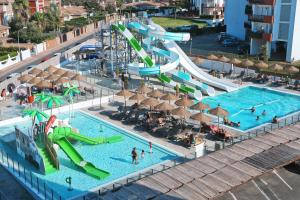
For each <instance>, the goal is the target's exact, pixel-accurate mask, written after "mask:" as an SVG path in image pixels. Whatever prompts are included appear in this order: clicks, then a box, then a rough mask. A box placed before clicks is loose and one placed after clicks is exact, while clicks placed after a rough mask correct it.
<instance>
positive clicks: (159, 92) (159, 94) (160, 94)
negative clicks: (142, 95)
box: [147, 90, 164, 98]
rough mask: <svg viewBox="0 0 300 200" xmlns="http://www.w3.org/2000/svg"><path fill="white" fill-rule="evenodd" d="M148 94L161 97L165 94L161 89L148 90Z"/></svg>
mask: <svg viewBox="0 0 300 200" xmlns="http://www.w3.org/2000/svg"><path fill="white" fill-rule="evenodd" d="M147 95H148V96H149V97H153V98H160V97H162V96H163V95H164V94H163V93H162V92H161V91H159V90H152V91H151V92H148V93H147Z"/></svg>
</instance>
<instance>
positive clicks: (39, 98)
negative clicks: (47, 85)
mask: <svg viewBox="0 0 300 200" xmlns="http://www.w3.org/2000/svg"><path fill="white" fill-rule="evenodd" d="M34 96H35V99H34V101H35V102H40V103H41V104H42V108H41V109H42V111H43V110H44V102H43V100H44V99H45V98H46V97H47V96H48V95H47V94H46V93H45V92H44V91H43V92H41V93H38V94H35V95H34Z"/></svg>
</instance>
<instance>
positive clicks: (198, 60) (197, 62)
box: [193, 57, 204, 65]
mask: <svg viewBox="0 0 300 200" xmlns="http://www.w3.org/2000/svg"><path fill="white" fill-rule="evenodd" d="M193 61H194V63H196V64H197V65H200V64H201V63H203V62H204V59H202V58H200V57H196V58H195V59H194V60H193Z"/></svg>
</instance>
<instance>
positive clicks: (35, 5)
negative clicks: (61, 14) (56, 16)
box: [28, 0, 61, 16]
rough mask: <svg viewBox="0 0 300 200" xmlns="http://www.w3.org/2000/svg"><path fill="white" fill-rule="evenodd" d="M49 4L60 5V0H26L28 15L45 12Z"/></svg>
mask: <svg viewBox="0 0 300 200" xmlns="http://www.w3.org/2000/svg"><path fill="white" fill-rule="evenodd" d="M51 4H55V5H57V6H58V7H59V8H60V7H61V0H28V6H29V15H30V16H31V15H33V14H34V13H36V12H45V11H47V10H48V9H49V8H50V5H51Z"/></svg>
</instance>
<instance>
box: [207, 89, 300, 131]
mask: <svg viewBox="0 0 300 200" xmlns="http://www.w3.org/2000/svg"><path fill="white" fill-rule="evenodd" d="M203 102H204V103H207V104H209V105H210V107H211V108H215V107H216V106H218V104H220V106H221V107H222V108H224V109H226V110H227V111H229V116H228V118H229V119H230V120H231V121H233V122H241V126H240V130H243V131H246V130H248V129H251V128H254V127H257V126H259V125H262V124H265V123H269V122H271V121H272V119H273V117H274V116H278V117H279V118H280V117H284V116H287V115H289V114H291V113H294V112H298V111H300V96H297V95H293V94H288V93H283V92H279V91H274V90H271V89H268V88H258V87H253V86H249V87H245V88H242V89H239V90H237V91H234V92H229V93H224V94H220V95H218V96H215V97H207V98H204V99H203ZM253 106H254V107H255V108H256V111H255V112H254V113H251V111H250V109H251V108H252V107H253ZM264 110H265V111H266V115H262V112H263V111H264ZM257 116H259V120H256V118H257Z"/></svg>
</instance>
